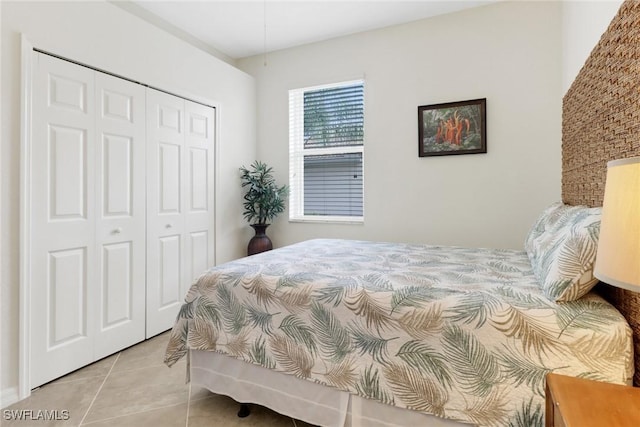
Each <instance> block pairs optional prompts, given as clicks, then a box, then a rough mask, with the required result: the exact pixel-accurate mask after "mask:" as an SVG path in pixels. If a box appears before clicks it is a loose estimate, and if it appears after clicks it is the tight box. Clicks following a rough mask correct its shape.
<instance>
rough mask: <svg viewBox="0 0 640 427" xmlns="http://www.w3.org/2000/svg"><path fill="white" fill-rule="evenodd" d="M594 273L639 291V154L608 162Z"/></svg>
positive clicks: (613, 283) (617, 284)
mask: <svg viewBox="0 0 640 427" xmlns="http://www.w3.org/2000/svg"><path fill="white" fill-rule="evenodd" d="M594 275H595V276H596V277H597V278H598V279H600V280H601V281H603V282H605V283H608V284H609V285H613V286H616V287H618V288H623V289H627V290H630V291H635V292H640V157H632V158H628V159H620V160H613V161H610V162H609V163H607V181H606V184H605V189H604V202H603V205H602V220H601V223H600V237H599V239H598V253H597V257H596V264H595V268H594Z"/></svg>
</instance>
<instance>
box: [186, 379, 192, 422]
mask: <svg viewBox="0 0 640 427" xmlns="http://www.w3.org/2000/svg"><path fill="white" fill-rule="evenodd" d="M192 385H193V383H192V382H191V381H189V395H188V397H187V419H186V420H185V421H184V426H185V427H189V409H190V407H191V386H192Z"/></svg>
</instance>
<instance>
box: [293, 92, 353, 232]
mask: <svg viewBox="0 0 640 427" xmlns="http://www.w3.org/2000/svg"><path fill="white" fill-rule="evenodd" d="M363 154H364V82H362V81H352V82H346V83H339V84H334V85H327V86H319V87H313V88H303V89H295V90H291V91H289V162H290V164H289V185H290V195H289V219H290V220H319V221H353V222H361V221H362V220H363V186H364V180H363Z"/></svg>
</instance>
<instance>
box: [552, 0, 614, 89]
mask: <svg viewBox="0 0 640 427" xmlns="http://www.w3.org/2000/svg"><path fill="white" fill-rule="evenodd" d="M622 3H623V0H600V1H584V0H582V1H572V0H564V1H563V2H562V93H563V94H564V93H565V92H566V91H567V90H568V89H569V87H570V86H571V83H573V80H574V79H575V78H576V76H577V75H578V72H579V71H580V69H581V68H582V66H583V65H584V62H585V61H586V60H587V58H588V57H589V55H590V54H591V51H592V50H593V48H594V47H595V46H596V44H597V43H598V41H599V40H600V37H601V36H602V33H604V32H605V31H606V29H607V27H609V23H610V22H611V20H612V19H613V17H614V16H615V15H616V13H617V12H618V9H620V5H621V4H622Z"/></svg>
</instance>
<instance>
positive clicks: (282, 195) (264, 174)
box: [240, 160, 289, 225]
mask: <svg viewBox="0 0 640 427" xmlns="http://www.w3.org/2000/svg"><path fill="white" fill-rule="evenodd" d="M272 171H273V168H271V167H269V166H267V165H266V164H265V163H262V162H260V161H257V160H256V161H255V162H253V164H252V165H251V166H250V167H249V168H245V167H244V166H242V167H241V168H240V172H241V173H242V176H241V179H242V187H243V188H246V189H247V190H246V193H245V194H244V204H243V206H244V213H243V215H244V217H245V218H246V219H247V221H249V222H252V221H254V220H255V222H254V224H261V225H264V224H267V223H268V221H271V220H272V219H273V218H275V217H276V216H278V214H280V213H282V212H283V211H284V208H285V201H286V199H287V196H288V195H289V187H288V186H286V185H283V186H281V187H278V185H277V184H276V181H275V178H274V177H273V175H272Z"/></svg>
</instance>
